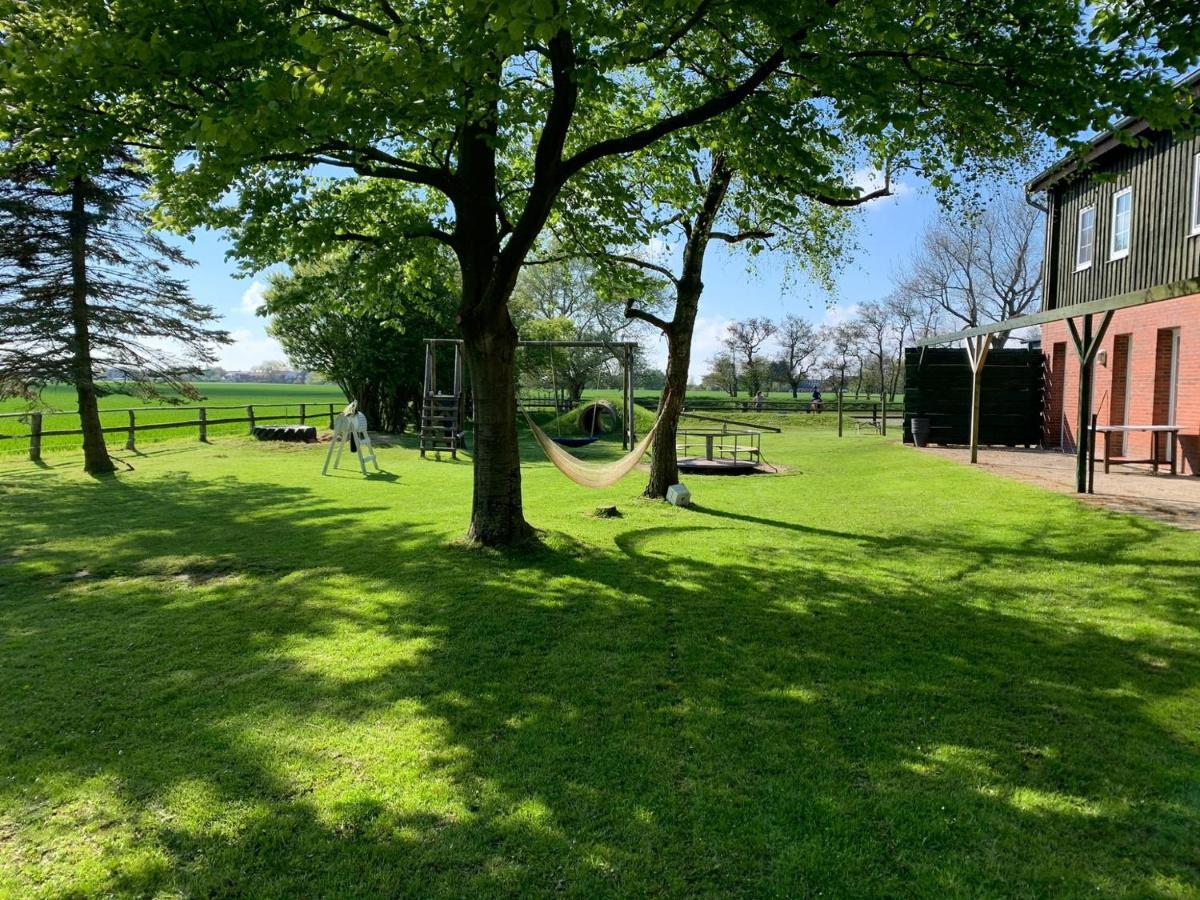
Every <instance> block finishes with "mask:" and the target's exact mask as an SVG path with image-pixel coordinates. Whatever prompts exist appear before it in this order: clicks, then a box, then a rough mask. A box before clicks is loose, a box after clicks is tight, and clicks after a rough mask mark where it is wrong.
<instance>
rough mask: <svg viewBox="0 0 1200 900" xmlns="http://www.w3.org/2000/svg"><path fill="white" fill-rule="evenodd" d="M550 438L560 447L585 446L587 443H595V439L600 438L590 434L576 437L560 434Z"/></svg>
mask: <svg viewBox="0 0 1200 900" xmlns="http://www.w3.org/2000/svg"><path fill="white" fill-rule="evenodd" d="M550 440H552V441H554V443H556V444H558V446H560V447H586V446H587V445H588V444H594V443H596V441H598V440H600V438H598V437H593V436H591V435H580V436H578V437H570V436H562V435H560V436H558V437H552V438H550Z"/></svg>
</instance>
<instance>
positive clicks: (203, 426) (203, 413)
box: [199, 406, 208, 444]
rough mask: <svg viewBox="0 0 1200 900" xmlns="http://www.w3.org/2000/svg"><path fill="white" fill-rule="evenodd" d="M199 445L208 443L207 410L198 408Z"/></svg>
mask: <svg viewBox="0 0 1200 900" xmlns="http://www.w3.org/2000/svg"><path fill="white" fill-rule="evenodd" d="M199 412H200V443H202V444H207V443H208V410H206V409H205V408H204V407H203V406H202V407H200V410H199Z"/></svg>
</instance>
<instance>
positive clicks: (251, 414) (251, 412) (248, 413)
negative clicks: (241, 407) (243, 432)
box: [246, 404, 254, 434]
mask: <svg viewBox="0 0 1200 900" xmlns="http://www.w3.org/2000/svg"><path fill="white" fill-rule="evenodd" d="M246 418H247V419H249V420H250V434H254V404H251V405H249V406H247V407H246Z"/></svg>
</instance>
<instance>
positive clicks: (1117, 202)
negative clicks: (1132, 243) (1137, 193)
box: [1108, 187, 1133, 259]
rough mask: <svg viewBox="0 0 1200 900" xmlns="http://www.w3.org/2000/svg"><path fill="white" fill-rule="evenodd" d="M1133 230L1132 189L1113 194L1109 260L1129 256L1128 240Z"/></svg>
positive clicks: (1128, 188)
mask: <svg viewBox="0 0 1200 900" xmlns="http://www.w3.org/2000/svg"><path fill="white" fill-rule="evenodd" d="M1132 230H1133V188H1131V187H1127V188H1125V190H1123V191H1117V192H1116V193H1115V194H1113V207H1112V243H1111V245H1110V246H1109V251H1108V258H1109V259H1124V258H1125V257H1126V256H1128V255H1129V238H1130V234H1131V232H1132Z"/></svg>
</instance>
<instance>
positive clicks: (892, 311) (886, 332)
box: [858, 301, 907, 394]
mask: <svg viewBox="0 0 1200 900" xmlns="http://www.w3.org/2000/svg"><path fill="white" fill-rule="evenodd" d="M903 321H904V320H903V319H902V318H901V316H900V315H899V314H898V312H897V305H895V304H893V303H890V302H886V301H885V302H882V303H864V304H863V305H862V306H861V307H860V308H859V313H858V322H859V324H860V326H861V334H862V336H863V343H864V344H865V346H866V349H867V352H868V355H869V357H870V358H871V360H872V362H873V363H874V367H875V374H876V375H877V376H878V384H879V392H880V394H883V392H884V391H887V390H888V385H889V380H888V373H889V370H894V368H895V365H894V360H895V359H896V356H897V355H898V351H897V348H898V347H903V344H904V338H903V332H904V331H905V330H907V325H906V324H902V323H903ZM901 352H902V351H901Z"/></svg>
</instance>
